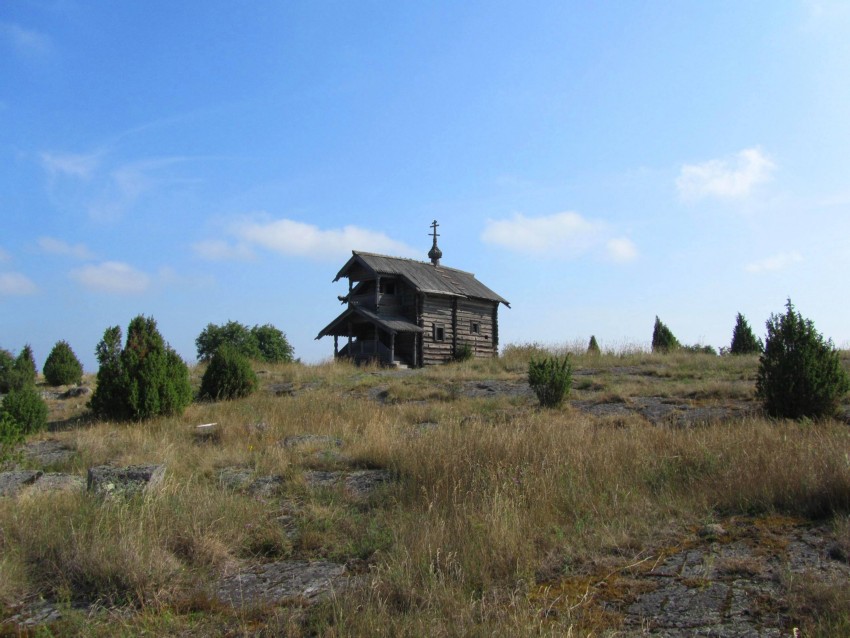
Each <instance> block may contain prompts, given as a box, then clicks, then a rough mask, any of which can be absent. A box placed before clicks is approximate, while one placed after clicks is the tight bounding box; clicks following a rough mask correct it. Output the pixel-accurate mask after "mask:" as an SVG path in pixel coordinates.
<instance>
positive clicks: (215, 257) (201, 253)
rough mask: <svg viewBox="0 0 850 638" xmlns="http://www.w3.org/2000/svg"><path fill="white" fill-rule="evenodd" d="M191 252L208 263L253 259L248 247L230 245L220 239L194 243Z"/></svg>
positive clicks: (241, 244) (240, 244)
mask: <svg viewBox="0 0 850 638" xmlns="http://www.w3.org/2000/svg"><path fill="white" fill-rule="evenodd" d="M192 250H193V251H194V252H195V254H196V255H197V256H198V257H200V258H201V259H207V260H209V261H246V260H250V259H253V258H254V257H255V255H254V251H253V250H251V247H250V246H248V245H246V244H244V243H237V244H230V243H228V242H226V241H224V240H220V239H208V240H205V241H199V242H195V243H194V244H192Z"/></svg>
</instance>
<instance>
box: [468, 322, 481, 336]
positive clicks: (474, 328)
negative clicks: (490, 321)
mask: <svg viewBox="0 0 850 638" xmlns="http://www.w3.org/2000/svg"><path fill="white" fill-rule="evenodd" d="M470 331H471V332H472V334H474V335H477V334H481V324H480V323H478V322H477V321H473V322H472V326H470Z"/></svg>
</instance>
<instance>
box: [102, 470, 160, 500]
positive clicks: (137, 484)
mask: <svg viewBox="0 0 850 638" xmlns="http://www.w3.org/2000/svg"><path fill="white" fill-rule="evenodd" d="M164 476H165V466H164V465H128V466H127V467H112V466H111V465H101V466H99V467H92V468H89V472H88V479H87V481H86V485H87V487H88V490H89V492H91V493H93V494H97V495H99V496H113V495H114V496H118V495H121V496H131V495H133V494H138V493H141V492H144V491H148V490H150V489H152V488H154V487H156V486H157V485H159V484H160V483H161V482H162V479H163V477H164Z"/></svg>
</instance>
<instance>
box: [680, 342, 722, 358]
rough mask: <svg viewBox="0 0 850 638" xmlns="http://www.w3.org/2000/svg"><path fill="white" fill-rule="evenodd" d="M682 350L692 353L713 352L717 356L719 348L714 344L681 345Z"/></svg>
mask: <svg viewBox="0 0 850 638" xmlns="http://www.w3.org/2000/svg"><path fill="white" fill-rule="evenodd" d="M680 347H681V348H682V350H684V351H685V352H689V353H691V354H712V355H715V356H717V350H715V349H714V346H702V345H699V344H696V345H693V346H680Z"/></svg>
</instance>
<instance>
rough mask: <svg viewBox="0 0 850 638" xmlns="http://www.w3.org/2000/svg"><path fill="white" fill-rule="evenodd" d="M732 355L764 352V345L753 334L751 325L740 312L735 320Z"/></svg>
mask: <svg viewBox="0 0 850 638" xmlns="http://www.w3.org/2000/svg"><path fill="white" fill-rule="evenodd" d="M729 352H730V353H732V354H761V353H762V352H764V343H762V340H761V339H758V338H756V336H755V335H754V334H753V330H752V328H750V324H748V323H747V320H746V319H745V318H744V315H742V314H741V313H740V312H739V313H738V316H737V317H736V318H735V329H734V330H733V332H732V345H731V346H730V348H729Z"/></svg>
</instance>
